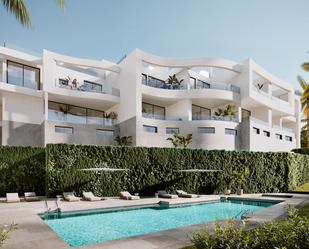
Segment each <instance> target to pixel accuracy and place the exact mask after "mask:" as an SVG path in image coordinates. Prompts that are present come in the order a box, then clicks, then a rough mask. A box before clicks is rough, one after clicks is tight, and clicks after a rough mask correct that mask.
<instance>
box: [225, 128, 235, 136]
mask: <svg viewBox="0 0 309 249" xmlns="http://www.w3.org/2000/svg"><path fill="white" fill-rule="evenodd" d="M226 131H235V134H230V133H226ZM224 134H225V135H229V136H237V135H238V131H237V130H236V129H232V128H225V129H224Z"/></svg>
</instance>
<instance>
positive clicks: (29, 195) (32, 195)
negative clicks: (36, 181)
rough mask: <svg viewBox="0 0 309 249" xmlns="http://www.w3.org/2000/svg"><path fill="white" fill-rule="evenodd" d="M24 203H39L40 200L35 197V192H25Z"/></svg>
mask: <svg viewBox="0 0 309 249" xmlns="http://www.w3.org/2000/svg"><path fill="white" fill-rule="evenodd" d="M25 200H26V201H39V200H40V198H39V197H38V196H36V194H35V192H25Z"/></svg>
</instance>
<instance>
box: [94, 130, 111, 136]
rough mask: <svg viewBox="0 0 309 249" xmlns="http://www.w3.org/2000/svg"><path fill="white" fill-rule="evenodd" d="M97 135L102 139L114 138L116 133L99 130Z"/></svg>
mask: <svg viewBox="0 0 309 249" xmlns="http://www.w3.org/2000/svg"><path fill="white" fill-rule="evenodd" d="M96 134H97V136H100V137H114V131H111V130H103V129H97V130H96Z"/></svg>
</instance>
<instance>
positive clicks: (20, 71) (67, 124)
mask: <svg viewBox="0 0 309 249" xmlns="http://www.w3.org/2000/svg"><path fill="white" fill-rule="evenodd" d="M0 63H1V64H0V65H1V66H0V92H1V113H0V114H1V120H2V122H1V126H2V127H1V131H2V133H1V142H2V145H32V146H45V145H46V144H48V143H76V144H103V145H109V144H114V137H115V136H116V135H120V136H132V138H133V145H135V146H149V147H171V146H172V144H171V142H170V141H168V140H167V138H169V137H171V136H172V132H176V133H179V134H181V135H187V134H193V141H192V143H191V144H190V147H192V148H203V149H226V150H252V151H290V150H291V149H293V148H296V147H299V146H300V102H299V96H297V95H295V94H294V91H295V90H294V88H293V87H292V85H291V84H289V83H287V82H284V81H283V80H281V79H279V78H277V77H275V76H274V75H272V74H270V73H269V72H267V71H266V70H265V69H263V68H262V67H261V66H259V65H258V64H256V63H255V62H254V61H252V60H251V59H248V60H245V61H243V62H241V63H236V62H233V61H229V60H226V59H221V58H194V59H173V58H163V57H158V56H154V55H151V54H148V53H145V52H143V51H141V50H138V49H136V50H134V51H133V52H132V53H131V54H129V55H128V56H126V57H125V58H124V59H123V60H122V61H121V62H120V63H118V64H115V63H112V62H108V61H104V60H101V61H98V60H89V59H81V58H75V57H70V56H65V55H61V54H57V53H53V52H50V51H47V50H44V51H43V55H42V56H41V57H37V56H32V55H30V54H26V53H22V52H19V51H16V50H12V49H9V48H5V47H0ZM173 75H175V77H176V78H177V79H178V80H179V81H180V84H170V83H169V82H168V78H169V77H170V76H173ZM227 106H230V107H231V109H232V112H231V113H230V114H229V115H226V114H225V115H220V116H219V115H218V111H219V109H222V110H225V109H226V108H227Z"/></svg>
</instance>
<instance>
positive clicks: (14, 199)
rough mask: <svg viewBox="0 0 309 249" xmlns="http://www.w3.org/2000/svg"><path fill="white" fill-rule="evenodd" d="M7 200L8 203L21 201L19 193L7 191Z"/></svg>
mask: <svg viewBox="0 0 309 249" xmlns="http://www.w3.org/2000/svg"><path fill="white" fill-rule="evenodd" d="M6 202H7V203H13V202H20V199H19V196H18V193H6Z"/></svg>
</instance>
